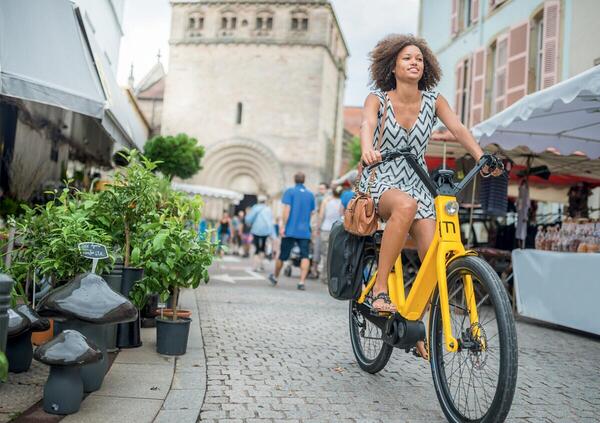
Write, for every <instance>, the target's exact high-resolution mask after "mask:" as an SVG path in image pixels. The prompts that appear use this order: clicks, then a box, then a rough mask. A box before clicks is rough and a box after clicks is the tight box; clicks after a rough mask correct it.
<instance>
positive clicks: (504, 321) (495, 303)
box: [429, 256, 518, 423]
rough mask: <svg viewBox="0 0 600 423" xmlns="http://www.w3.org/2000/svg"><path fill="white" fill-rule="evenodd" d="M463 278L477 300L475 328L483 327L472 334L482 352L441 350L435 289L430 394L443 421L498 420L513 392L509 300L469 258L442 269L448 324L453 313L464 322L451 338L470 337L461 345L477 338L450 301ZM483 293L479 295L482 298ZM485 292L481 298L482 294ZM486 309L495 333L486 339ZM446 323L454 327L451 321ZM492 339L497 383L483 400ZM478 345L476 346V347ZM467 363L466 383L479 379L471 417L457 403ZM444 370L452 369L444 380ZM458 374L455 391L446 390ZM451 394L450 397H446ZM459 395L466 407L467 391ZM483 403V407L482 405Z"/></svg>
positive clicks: (487, 270)
mask: <svg viewBox="0 0 600 423" xmlns="http://www.w3.org/2000/svg"><path fill="white" fill-rule="evenodd" d="M464 274H470V275H471V276H472V279H473V284H474V288H475V289H474V291H475V298H476V301H477V302H478V313H480V316H479V317H480V319H479V322H480V326H478V327H479V328H483V330H478V333H479V334H480V335H479V336H480V337H481V338H485V345H486V346H487V348H485V349H481V351H479V352H476V351H473V350H462V351H460V352H456V353H447V352H446V350H445V343H444V342H445V341H444V336H443V328H442V321H441V309H440V304H439V291H438V290H437V289H436V291H435V292H434V295H433V297H432V298H433V301H432V307H431V310H430V318H429V334H430V335H429V336H430V354H431V359H430V365H431V374H432V377H433V383H434V387H435V391H436V394H437V397H438V400H439V402H440V405H441V407H442V411H443V412H444V414H445V416H446V418H447V419H448V421H449V422H453V423H454V422H456V423H459V422H466V421H468V422H480V423H497V422H503V421H504V420H505V419H506V416H507V415H508V412H509V411H510V407H511V404H512V400H513V397H514V393H515V388H516V383H517V371H518V347H517V334H516V328H515V323H514V318H513V315H512V311H511V307H510V302H509V299H508V295H507V293H506V290H505V289H504V287H503V286H502V283H501V281H500V279H499V278H498V275H497V274H496V273H495V272H494V270H493V269H492V268H491V266H490V265H489V264H488V263H487V262H486V261H485V260H483V259H482V258H480V257H474V256H467V257H460V258H458V259H456V260H455V261H453V262H452V263H450V265H449V266H448V269H447V278H446V279H447V281H448V294H449V302H450V309H451V320H453V316H454V315H457V316H458V315H462V324H463V326H464V323H465V322H466V323H468V324H469V330H468V332H466V331H465V332H463V331H462V330H457V328H456V327H453V329H452V330H453V332H454V333H453V335H454V337H455V338H457V339H458V338H460V337H461V334H462V333H465V334H466V333H469V334H470V335H465V336H467V341H468V340H469V339H474V338H469V336H471V337H472V336H475V337H477V335H473V333H474V332H473V329H472V326H471V325H470V322H469V319H468V309H467V308H466V305H464V306H463V307H460V306H459V305H457V304H456V303H455V302H456V301H457V299H455V297H453V295H455V293H458V292H459V291H460V289H461V285H462V283H461V281H462V276H463V275H464ZM484 289H485V292H483V294H482V291H483V290H484ZM486 292H487V295H484V294H486ZM478 294H479V296H478ZM458 297H461V295H458ZM462 297H463V298H464V295H462ZM492 309H493V312H494V313H495V316H496V329H497V334H495V335H493V336H488V335H487V334H486V333H487V332H486V328H485V326H483V325H484V323H486V321H487V322H491V321H492V320H491V319H487V316H486V317H484V313H485V312H487V311H489V310H492ZM461 310H462V311H461ZM452 323H453V326H454V323H455V322H454V320H453V322H452ZM486 324H487V323H486ZM490 329H494V325H488V330H490ZM491 333H492V332H490V335H491ZM496 337H497V341H496V342H494V344H496V343H498V345H499V348H498V349H499V355H500V357H499V359H498V370H497V372H496V373H495V375H497V382H496V385H495V391H494V392H493V393H492V394H491V395H489V396H488V395H487V391H486V386H489V384H488V383H486V379H488V381H489V380H492V381H493V380H494V377H493V376H494V368H493V365H492V364H490V363H488V359H490V358H492V359H493V357H494V354H495V352H496V349H495V346H494V345H492V341H493V338H496ZM461 339H463V338H461ZM461 342H464V341H461ZM464 345H467V344H464ZM472 345H473V344H472ZM479 345H480V346H481V345H482V343H480V344H479ZM475 348H477V347H475ZM463 353H465V354H464V357H466V358H464V360H463ZM445 354H446V355H447V356H448V357H452V358H448V365H446V363H445V357H444V355H445ZM459 354H460V357H459V359H458V367H456V368H454V366H455V360H456V357H457V356H458V355H459ZM478 354H479V355H478ZM461 360H463V361H461ZM469 362H470V363H469ZM451 363H452V364H451ZM469 364H473V369H474V370H470V376H469V378H470V379H469V383H470V382H471V380H473V382H474V383H476V382H477V378H479V379H480V381H481V386H480V388H476V387H473V394H474V395H473V402H472V403H473V406H475V405H477V406H478V407H479V413H474V414H475V415H473V414H472V413H471V411H468V412H467V411H466V410H461V403H460V399H461V388H460V382H461V380H462V373H463V371H464V369H468V366H469ZM463 366H464V368H463ZM447 367H449V368H450V370H451V371H453V373H451V374H450V375H449V376H448V375H447V372H446V370H447V369H446V368H447ZM486 367H487V369H486ZM459 370H460V372H461V376H460V379H459V382H458V384H457V387H455V386H451V383H450V382H449V379H450V380H455V379H453V378H454V377H455V374H456V372H457V371H459ZM466 378H467V376H465V380H466ZM453 390H454V393H455V395H453V394H452V391H453ZM477 391H480V392H483V394H484V397H483V399H481V398H479V397H477V396H476V395H477ZM462 395H463V396H464V397H465V401H466V407H468V406H469V403H468V401H469V396H470V388H466V389H465V388H464V387H463V391H462ZM455 397H456V398H455ZM488 400H489V405H487V406H486V404H487V401H488ZM457 402H458V404H457ZM482 402H485V404H484V407H481V403H482ZM479 414H480V415H479Z"/></svg>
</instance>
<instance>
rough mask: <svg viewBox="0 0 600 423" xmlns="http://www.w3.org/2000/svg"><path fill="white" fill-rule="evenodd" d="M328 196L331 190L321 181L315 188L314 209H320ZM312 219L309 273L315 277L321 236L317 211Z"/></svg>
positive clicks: (318, 266)
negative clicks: (311, 258)
mask: <svg viewBox="0 0 600 423" xmlns="http://www.w3.org/2000/svg"><path fill="white" fill-rule="evenodd" d="M330 196H331V192H330V190H329V184H328V183H327V182H321V183H320V184H319V188H318V189H317V193H316V194H315V202H316V207H317V208H316V210H321V204H323V201H325V200H326V199H328V198H329V197H330ZM313 220H314V222H313V225H312V228H313V229H314V230H313V236H312V242H313V260H312V263H311V269H310V274H312V275H315V277H317V275H320V270H319V269H320V268H321V266H320V261H321V238H320V236H319V226H320V221H319V215H318V213H316V216H315V219H313Z"/></svg>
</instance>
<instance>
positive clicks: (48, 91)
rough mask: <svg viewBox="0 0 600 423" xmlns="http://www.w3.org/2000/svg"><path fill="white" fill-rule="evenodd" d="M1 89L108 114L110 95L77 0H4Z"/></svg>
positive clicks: (0, 15)
mask: <svg viewBox="0 0 600 423" xmlns="http://www.w3.org/2000/svg"><path fill="white" fill-rule="evenodd" d="M0 95H4V96H7V97H14V98H19V99H23V100H29V101H33V102H37V103H42V104H47V105H50V106H56V107H60V108H62V109H65V110H72V111H74V112H77V113H81V114H83V115H86V116H91V117H94V118H102V116H103V115H104V107H105V104H106V99H105V98H104V94H103V92H102V86H101V85H100V81H99V80H98V77H97V74H96V70H95V68H94V60H93V58H92V55H91V52H90V50H89V48H88V46H87V41H86V36H85V31H84V29H83V27H82V25H81V21H80V20H79V19H77V16H76V11H75V9H74V6H73V3H71V2H70V1H65V0H61V1H57V0H25V1H23V0H1V1H0Z"/></svg>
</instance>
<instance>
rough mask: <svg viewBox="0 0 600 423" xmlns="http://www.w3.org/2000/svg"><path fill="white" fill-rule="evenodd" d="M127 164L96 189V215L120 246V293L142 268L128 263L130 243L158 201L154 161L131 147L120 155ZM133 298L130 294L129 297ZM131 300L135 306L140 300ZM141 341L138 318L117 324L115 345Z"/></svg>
mask: <svg viewBox="0 0 600 423" xmlns="http://www.w3.org/2000/svg"><path fill="white" fill-rule="evenodd" d="M123 158H124V159H125V161H126V162H127V167H125V168H123V169H121V170H119V171H117V172H116V173H115V176H114V180H113V181H112V183H110V184H107V185H106V186H105V189H104V190H103V191H101V192H100V193H99V204H100V207H99V208H98V209H97V211H96V219H97V220H98V222H100V223H101V224H102V225H103V227H105V228H106V229H107V230H109V231H110V233H111V235H112V237H113V240H114V241H115V244H116V245H117V246H120V247H121V248H122V257H123V270H122V274H123V278H122V286H121V293H122V294H123V295H125V296H130V293H131V291H132V289H133V287H134V285H135V284H136V283H137V282H138V281H139V280H140V279H141V278H142V276H143V272H144V269H143V268H140V267H132V266H131V264H132V263H131V252H132V245H133V244H135V242H136V241H135V240H136V239H137V237H138V233H139V231H140V228H141V226H142V225H144V224H145V223H146V222H147V221H148V220H149V218H150V216H152V215H153V214H155V213H156V209H157V204H158V203H159V198H160V196H159V193H158V178H157V177H156V175H154V174H153V173H152V171H153V170H154V169H155V168H156V164H155V163H153V162H152V161H150V160H148V159H147V158H145V157H144V156H143V155H141V154H139V153H138V152H137V151H136V150H132V151H130V152H129V153H128V155H126V156H123ZM132 300H133V298H132ZM134 304H135V305H136V306H138V307H139V304H140V303H136V302H135V301H134ZM141 344H142V342H141V338H140V320H139V318H138V320H137V321H136V322H132V323H126V324H120V325H119V327H118V334H117V346H119V347H121V348H133V347H138V346H140V345H141Z"/></svg>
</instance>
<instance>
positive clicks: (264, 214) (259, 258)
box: [245, 195, 273, 271]
mask: <svg viewBox="0 0 600 423" xmlns="http://www.w3.org/2000/svg"><path fill="white" fill-rule="evenodd" d="M266 202H267V197H265V196H264V195H259V196H258V203H257V204H255V205H254V206H252V208H251V209H250V212H249V213H248V215H247V216H246V219H245V221H246V222H245V223H246V224H248V225H250V233H251V234H252V242H253V243H254V270H255V271H263V270H264V267H263V261H264V258H265V247H266V245H267V239H268V238H269V237H272V236H273V212H272V211H271V208H270V207H269V206H267V204H266Z"/></svg>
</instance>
